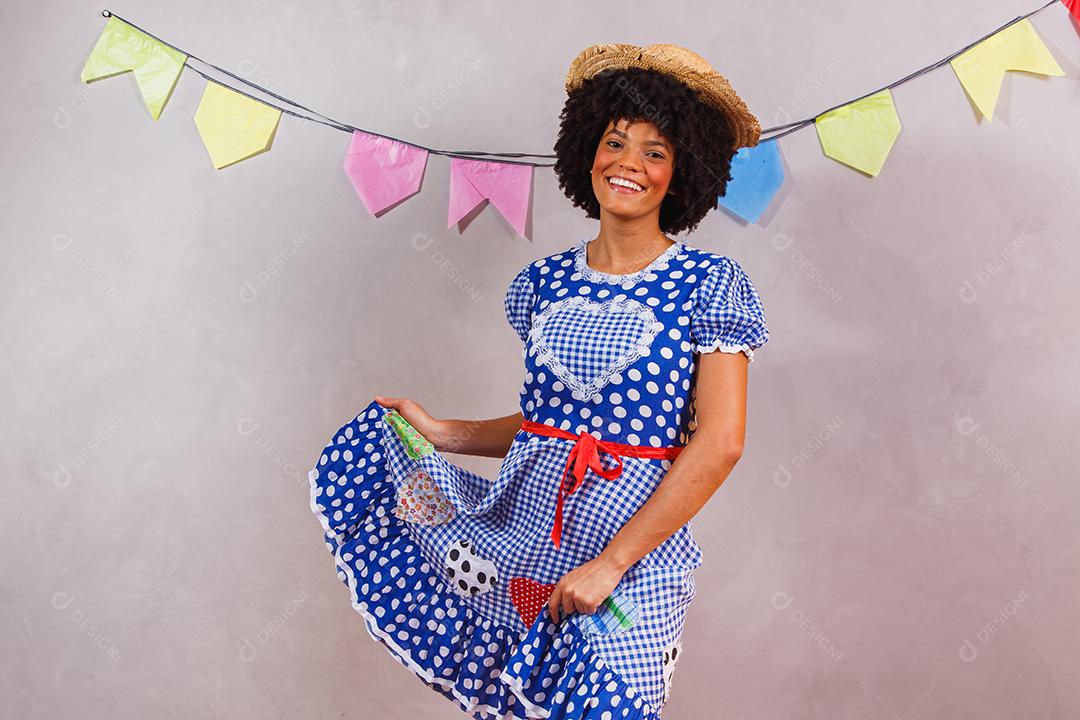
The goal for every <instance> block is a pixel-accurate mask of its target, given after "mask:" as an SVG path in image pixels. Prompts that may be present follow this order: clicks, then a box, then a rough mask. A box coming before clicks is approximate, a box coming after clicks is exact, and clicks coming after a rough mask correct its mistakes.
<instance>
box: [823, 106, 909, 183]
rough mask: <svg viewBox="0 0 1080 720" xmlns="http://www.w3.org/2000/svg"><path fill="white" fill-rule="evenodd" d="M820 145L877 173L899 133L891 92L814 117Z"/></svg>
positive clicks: (846, 161)
mask: <svg viewBox="0 0 1080 720" xmlns="http://www.w3.org/2000/svg"><path fill="white" fill-rule="evenodd" d="M814 126H815V127H816V128H817V133H818V139H819V140H821V149H822V150H823V151H824V152H825V154H826V155H828V156H829V157H831V158H832V159H833V160H839V161H840V162H842V163H844V164H845V165H850V166H851V167H853V168H855V169H856V170H862V171H863V172H864V173H867V174H868V175H877V174H878V173H879V172H881V167H882V166H883V165H884V164H885V158H887V157H888V156H889V150H890V149H892V146H893V142H895V141H896V136H897V135H899V134H900V117H899V116H898V115H897V114H896V106H895V105H893V97H892V92H890V91H889V89H888V88H886V89H884V90H882V91H881V92H877V93H874V94H873V95H869V96H867V97H864V98H863V99H862V100H856V101H855V102H853V103H848V104H847V105H844V106H842V107H838V108H836V109H835V110H830V111H829V112H827V113H822V114H821V115H818V116H817V117H816V118H815V119H814Z"/></svg>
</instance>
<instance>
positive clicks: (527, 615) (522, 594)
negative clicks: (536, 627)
mask: <svg viewBox="0 0 1080 720" xmlns="http://www.w3.org/2000/svg"><path fill="white" fill-rule="evenodd" d="M554 589H555V585H554V583H553V584H551V585H547V584H545V583H539V582H536V581H535V580H533V579H532V578H527V577H516V578H510V602H512V603H514V608H515V609H516V610H517V611H518V615H520V616H521V619H522V621H524V623H525V625H526V626H529V627H532V624H533V623H534V622H536V616H537V615H539V614H540V609H541V608H543V607H544V603H546V602H547V601H548V600H549V599H550V598H551V593H552V591H553V590H554Z"/></svg>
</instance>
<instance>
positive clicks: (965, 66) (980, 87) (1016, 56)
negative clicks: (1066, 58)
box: [949, 18, 1065, 121]
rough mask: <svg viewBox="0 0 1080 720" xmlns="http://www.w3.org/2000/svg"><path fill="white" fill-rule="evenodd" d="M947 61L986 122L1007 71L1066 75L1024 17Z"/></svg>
mask: <svg viewBox="0 0 1080 720" xmlns="http://www.w3.org/2000/svg"><path fill="white" fill-rule="evenodd" d="M949 64H950V65H952V69H953V71H954V72H955V73H956V77H957V78H959V80H960V84H961V85H963V86H964V90H966V91H967V94H968V97H970V98H971V101H972V102H973V103H975V107H977V108H978V109H979V112H980V113H982V116H983V117H984V118H986V119H987V120H988V121H991V120H993V119H994V107H995V106H997V99H998V93H999V92H1000V91H1001V79H1002V77H1004V75H1005V71H1006V70H1022V71H1024V72H1031V73H1038V74H1040V75H1064V74H1065V71H1063V70H1062V69H1061V67H1059V66H1058V64H1057V61H1056V60H1054V56H1053V55H1051V54H1050V51H1049V50H1047V49H1046V45H1044V44H1043V41H1042V39H1041V38H1040V37H1039V35H1038V33H1036V32H1035V27H1034V26H1033V25H1032V24H1031V22H1030V21H1029V20H1027V19H1026V18H1025V19H1024V20H1021V21H1020V22H1017V23H1013V24H1012V25H1010V26H1009V27H1007V28H1005V29H1004V30H1002V31H1001V32H998V33H994V34H993V35H991V36H990V37H988V38H986V39H985V40H983V41H982V42H981V43H979V44H978V45H976V46H975V47H973V48H971V49H970V50H968V51H967V52H964V53H962V54H960V55H957V56H956V57H955V58H953V59H952V61H951V62H950V63H949Z"/></svg>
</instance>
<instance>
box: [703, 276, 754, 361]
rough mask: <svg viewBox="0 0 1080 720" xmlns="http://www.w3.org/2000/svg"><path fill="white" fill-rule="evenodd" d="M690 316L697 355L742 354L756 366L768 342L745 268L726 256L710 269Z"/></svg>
mask: <svg viewBox="0 0 1080 720" xmlns="http://www.w3.org/2000/svg"><path fill="white" fill-rule="evenodd" d="M690 313H691V314H690V344H691V346H692V349H693V352H695V353H708V352H715V351H720V352H726V353H737V352H743V353H745V354H746V359H747V361H749V362H753V361H754V350H755V349H757V348H759V347H761V346H762V345H764V344H765V342H766V341H767V340H768V339H769V327H768V325H766V323H765V309H764V307H763V306H762V304H761V298H760V297H758V293H757V289H756V288H755V287H754V284H753V283H752V282H751V281H750V277H749V276H748V275H747V274H746V272H745V271H744V270H743V269H742V266H741V265H739V263H738V262H737V261H736V260H733V259H732V258H729V257H726V256H721V257H720V258H719V260H718V262H716V263H715V264H714V265H712V266H711V267H710V268H709V272H708V275H706V276H705V278H704V279H702V281H701V284H700V285H699V286H698V287H697V289H696V290H695V291H694V302H693V304H692V307H691V310H690Z"/></svg>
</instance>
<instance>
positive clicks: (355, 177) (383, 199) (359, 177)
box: [345, 130, 428, 215]
mask: <svg viewBox="0 0 1080 720" xmlns="http://www.w3.org/2000/svg"><path fill="white" fill-rule="evenodd" d="M427 159H428V151H427V150H425V149H424V148H421V147H417V146H415V145H407V144H405V143H403V142H398V141H397V140H391V139H390V138H385V137H382V136H381V135H372V134H371V133H367V132H364V131H363V130H356V131H354V132H353V134H352V140H351V141H350V142H349V149H348V150H346V151H345V174H346V175H348V176H349V180H351V181H352V184H353V188H355V189H356V194H357V195H359V196H360V200H361V201H363V203H364V207H366V208H367V210H368V212H369V213H371V214H372V215H378V214H379V213H381V212H382V211H383V210H386V209H387V208H388V207H391V206H392V205H396V204H398V203H399V202H401V201H402V200H404V199H405V198H407V197H410V196H412V195H415V194H416V193H418V192H420V181H421V180H423V179H424V168H426V167H427Z"/></svg>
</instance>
